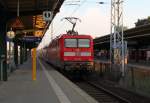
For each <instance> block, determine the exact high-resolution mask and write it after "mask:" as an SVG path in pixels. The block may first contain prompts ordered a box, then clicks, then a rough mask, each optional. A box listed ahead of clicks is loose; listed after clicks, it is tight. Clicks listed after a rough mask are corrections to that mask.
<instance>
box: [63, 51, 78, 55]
mask: <svg viewBox="0 0 150 103" xmlns="http://www.w3.org/2000/svg"><path fill="white" fill-rule="evenodd" d="M75 55H76V53H75V52H64V56H75Z"/></svg>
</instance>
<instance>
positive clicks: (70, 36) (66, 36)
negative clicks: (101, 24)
mask: <svg viewBox="0 0 150 103" xmlns="http://www.w3.org/2000/svg"><path fill="white" fill-rule="evenodd" d="M68 37H69V38H73V37H75V38H78V37H81V38H82V37H83V38H84V37H85V38H92V37H91V35H87V34H86V35H84V34H80V35H68V34H63V35H61V36H60V38H68Z"/></svg>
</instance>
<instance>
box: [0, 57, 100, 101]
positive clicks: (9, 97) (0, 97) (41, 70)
mask: <svg viewBox="0 0 150 103" xmlns="http://www.w3.org/2000/svg"><path fill="white" fill-rule="evenodd" d="M31 63H32V61H31V59H29V60H28V61H27V62H26V63H24V64H23V65H21V66H19V69H17V70H16V71H14V72H13V73H12V74H11V75H10V76H9V78H8V81H7V82H3V83H1V84H0V103H98V102H97V101H96V100H94V99H93V98H92V97H90V96H89V95H88V94H86V93H85V92H84V91H82V90H81V89H80V88H78V87H77V86H76V85H74V84H73V83H72V82H70V81H69V80H68V79H66V78H65V77H64V76H62V75H61V74H60V73H59V72H57V71H56V70H55V69H53V68H52V67H50V66H49V65H48V64H46V63H45V62H43V61H42V60H40V59H37V80H35V81H33V80H32V64H31Z"/></svg>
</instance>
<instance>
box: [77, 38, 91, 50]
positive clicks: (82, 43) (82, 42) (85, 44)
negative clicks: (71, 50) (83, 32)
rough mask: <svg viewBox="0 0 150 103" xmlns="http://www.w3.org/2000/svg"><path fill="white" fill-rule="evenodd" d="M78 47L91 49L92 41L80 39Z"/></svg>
mask: <svg viewBox="0 0 150 103" xmlns="http://www.w3.org/2000/svg"><path fill="white" fill-rule="evenodd" d="M78 47H85V48H88V47H90V40H89V39H78Z"/></svg>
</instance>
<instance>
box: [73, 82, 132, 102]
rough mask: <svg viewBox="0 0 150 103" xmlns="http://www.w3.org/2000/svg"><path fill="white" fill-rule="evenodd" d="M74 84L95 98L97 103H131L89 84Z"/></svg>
mask: <svg viewBox="0 0 150 103" xmlns="http://www.w3.org/2000/svg"><path fill="white" fill-rule="evenodd" d="M75 84H76V85H78V86H79V87H80V88H81V89H83V90H84V91H85V92H87V93H88V94H89V95H91V96H92V97H93V98H95V99H96V100H97V101H98V102H99V103H131V102H130V101H128V100H126V99H124V98H122V97H120V96H117V95H115V94H113V93H112V92H110V91H108V90H105V89H104V88H102V87H100V86H98V85H96V84H93V83H91V82H85V81H84V82H75Z"/></svg>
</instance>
